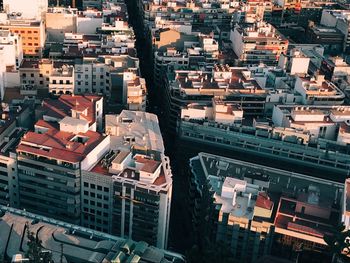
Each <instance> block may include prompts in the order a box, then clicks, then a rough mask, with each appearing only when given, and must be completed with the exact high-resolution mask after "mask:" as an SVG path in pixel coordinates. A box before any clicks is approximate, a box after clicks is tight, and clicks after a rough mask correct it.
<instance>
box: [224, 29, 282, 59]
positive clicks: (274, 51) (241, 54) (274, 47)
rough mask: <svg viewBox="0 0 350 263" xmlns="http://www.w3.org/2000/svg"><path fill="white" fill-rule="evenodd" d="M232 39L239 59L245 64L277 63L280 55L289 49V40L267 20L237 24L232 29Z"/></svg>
mask: <svg viewBox="0 0 350 263" xmlns="http://www.w3.org/2000/svg"><path fill="white" fill-rule="evenodd" d="M230 40H231V42H232V48H233V51H234V52H235V54H236V56H237V61H238V62H239V63H242V64H245V65H247V64H259V63H265V64H267V65H276V63H277V62H278V58H279V56H280V55H281V54H282V53H285V52H287V49H288V40H287V39H286V38H285V37H284V36H283V35H282V34H280V33H279V32H278V31H277V30H276V28H274V27H273V26H272V25H271V24H268V23H266V22H257V23H255V24H253V25H251V26H244V25H236V26H235V27H234V28H233V29H232V30H231V33H230Z"/></svg>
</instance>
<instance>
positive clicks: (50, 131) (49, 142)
mask: <svg viewBox="0 0 350 263" xmlns="http://www.w3.org/2000/svg"><path fill="white" fill-rule="evenodd" d="M35 125H36V127H39V128H41V131H46V132H44V133H36V132H32V131H29V132H27V133H26V134H25V135H24V136H23V138H22V140H21V142H20V144H19V146H18V147H17V153H21V154H24V155H26V156H28V157H32V158H38V159H40V158H47V159H53V160H57V161H64V162H68V163H77V162H80V161H82V160H84V158H85V157H86V155H87V154H89V153H90V152H91V151H92V150H93V149H94V148H95V147H96V146H97V145H98V144H99V143H101V142H102V141H103V140H104V139H105V138H106V137H105V136H103V135H101V134H99V133H97V132H93V131H87V132H86V133H78V134H74V133H73V132H64V131H60V130H59V128H58V127H57V124H55V123H49V122H46V121H44V120H39V121H38V122H37V123H36V124H35ZM80 138H81V139H80ZM28 154H29V155H28Z"/></svg>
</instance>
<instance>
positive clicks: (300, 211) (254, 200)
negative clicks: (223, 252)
mask: <svg viewBox="0 0 350 263" xmlns="http://www.w3.org/2000/svg"><path fill="white" fill-rule="evenodd" d="M190 169H191V182H190V196H189V198H190V200H189V204H190V207H191V209H192V210H191V211H192V222H193V224H194V228H195V229H196V230H197V232H196V233H197V235H198V236H199V238H200V239H203V238H215V239H216V240H221V241H223V242H225V243H226V245H228V246H229V247H230V249H231V251H232V252H233V255H234V256H235V258H236V259H238V261H239V262H257V260H258V259H259V258H260V257H262V256H264V255H270V254H272V255H274V254H277V255H282V254H283V253H285V252H286V251H293V252H294V256H297V254H298V249H299V247H300V245H301V244H304V246H303V250H304V251H311V252H316V251H317V252H319V253H322V255H323V256H324V257H328V258H329V259H330V258H331V257H330V255H329V253H328V250H327V246H326V244H325V241H324V240H323V237H324V235H327V234H329V233H331V229H332V228H334V226H336V225H337V224H338V223H339V215H340V208H341V205H342V202H343V193H344V185H343V183H336V182H334V181H332V180H328V179H326V180H323V179H316V178H313V177H310V176H308V175H305V174H298V173H294V172H289V171H287V170H284V169H275V168H273V167H271V166H266V165H258V164H256V163H253V162H245V161H241V160H238V159H231V158H225V157H222V156H217V155H212V154H207V153H199V154H198V156H195V157H193V158H191V159H190ZM299 253H300V252H299ZM305 256H306V257H307V256H308V255H307V254H306V255H305ZM309 257H310V255H309ZM303 258H304V259H305V257H303ZM309 260H310V261H309V262H311V260H312V258H309Z"/></svg>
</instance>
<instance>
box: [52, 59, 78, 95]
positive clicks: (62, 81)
mask: <svg viewBox="0 0 350 263" xmlns="http://www.w3.org/2000/svg"><path fill="white" fill-rule="evenodd" d="M74 76H75V75H74V67H73V66H72V65H62V66H61V67H60V68H55V69H54V70H53V71H52V73H51V75H50V78H49V79H50V80H49V81H50V83H49V92H50V93H52V94H73V93H74V83H75V79H74Z"/></svg>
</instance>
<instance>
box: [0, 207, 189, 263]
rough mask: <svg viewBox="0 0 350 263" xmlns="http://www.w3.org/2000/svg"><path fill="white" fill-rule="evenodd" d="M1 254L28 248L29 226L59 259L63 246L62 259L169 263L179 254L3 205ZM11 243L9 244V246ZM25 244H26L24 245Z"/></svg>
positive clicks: (71, 260) (71, 261) (182, 259)
mask: <svg viewBox="0 0 350 263" xmlns="http://www.w3.org/2000/svg"><path fill="white" fill-rule="evenodd" d="M0 213H2V214H1V215H0V232H1V233H2V235H1V236H0V253H1V254H3V255H6V256H8V257H9V258H11V257H12V256H13V255H15V254H19V253H23V251H27V249H28V247H27V245H26V244H27V235H26V229H27V227H29V230H30V231H31V232H34V233H36V236H37V237H38V238H39V239H40V240H41V241H42V246H43V248H44V249H45V250H49V251H51V252H52V259H53V260H54V261H55V262H56V261H57V262H59V261H60V257H61V253H60V252H59V251H61V249H60V248H61V245H62V244H63V245H64V249H63V256H64V261H63V262H69V263H73V262H74V263H79V262H81V263H82V262H91V263H93V262H94V263H95V262H111V261H118V262H119V261H122V262H133V263H137V262H149V263H170V262H173V260H175V259H177V260H179V262H183V261H184V258H183V256H182V255H180V254H176V253H172V252H170V251H165V250H161V249H158V248H155V247H153V246H149V245H148V244H147V243H146V242H143V241H140V242H135V241H132V240H127V239H124V238H120V237H116V236H111V235H108V234H105V233H102V232H98V231H94V230H91V229H87V228H84V227H80V226H76V225H71V224H68V223H65V222H61V221H58V220H54V219H51V218H47V217H43V216H39V215H35V214H32V213H28V212H25V211H22V210H18V209H14V208H9V207H4V206H0ZM7 244H8V245H7ZM22 244H23V245H22Z"/></svg>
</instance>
